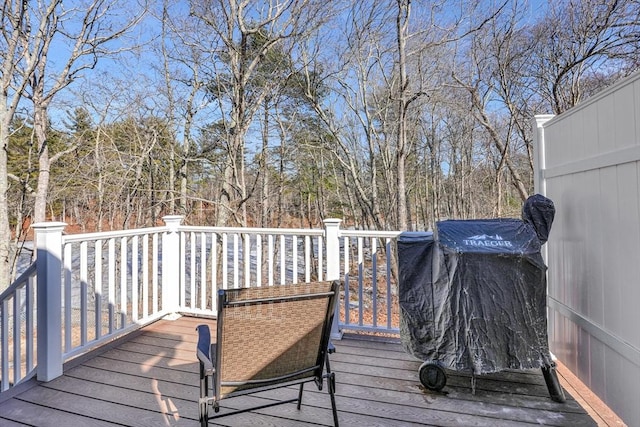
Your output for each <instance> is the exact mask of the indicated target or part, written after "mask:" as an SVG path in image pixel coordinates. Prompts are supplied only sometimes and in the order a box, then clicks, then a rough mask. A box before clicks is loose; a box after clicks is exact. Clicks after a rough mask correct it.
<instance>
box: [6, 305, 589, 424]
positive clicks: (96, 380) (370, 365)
mask: <svg viewBox="0 0 640 427" xmlns="http://www.w3.org/2000/svg"><path fill="white" fill-rule="evenodd" d="M203 322H210V323H212V324H213V323H214V322H213V321H207V320H203V319H197V318H191V317H182V318H180V319H178V320H175V321H170V320H162V321H159V322H156V323H155V324H153V325H151V326H148V327H146V328H144V329H142V330H141V331H139V332H136V333H134V334H131V335H130V336H128V337H127V339H126V341H124V340H123V341H119V342H116V343H115V344H114V345H112V346H110V348H107V349H102V350H101V351H96V352H93V353H92V354H90V355H89V356H90V357H84V358H82V360H77V361H75V362H72V363H71V364H70V366H69V367H67V369H65V375H64V376H62V377H60V378H58V379H56V380H54V381H51V382H49V383H44V384H38V383H36V382H35V381H33V380H32V383H31V384H30V385H29V384H27V385H25V387H24V388H25V389H24V390H23V391H22V392H21V393H19V394H15V395H14V396H13V397H11V398H10V399H8V400H7V399H6V398H5V400H4V401H3V402H1V403H0V426H3V427H4V426H7V427H11V426H19V425H29V426H55V427H58V426H83V427H84V426H114V425H116V426H148V427H159V426H196V425H198V422H197V416H198V411H197V399H198V364H197V362H196V359H195V346H196V341H197V337H196V333H195V326H196V325H197V324H199V323H203ZM335 344H336V353H335V354H333V355H332V356H331V367H332V369H333V371H334V372H335V373H336V379H337V397H336V400H337V406H338V410H339V419H340V423H341V425H342V426H343V427H350V426H363V427H370V426H394V427H396V426H398V427H400V426H492V427H494V426H527V425H548V426H593V425H597V424H600V421H598V422H596V421H595V420H594V418H592V417H591V416H590V415H589V414H588V413H587V411H586V410H585V409H583V407H582V406H580V404H578V402H577V401H576V400H575V399H574V397H573V396H571V395H570V394H567V402H566V403H564V404H560V403H556V402H554V401H552V400H551V399H550V398H549V395H548V392H547V388H546V386H545V383H544V380H543V378H542V374H541V372H539V371H537V370H536V371H526V372H523V371H517V372H506V373H501V374H494V375H486V376H481V377H479V378H478V379H477V383H476V392H475V395H474V394H472V390H471V381H470V377H469V376H467V375H463V374H461V373H457V372H449V375H448V382H447V386H446V387H445V389H444V390H443V393H433V392H426V391H424V390H422V388H421V386H420V382H419V379H418V375H417V369H418V367H419V366H420V361H416V360H414V359H412V358H411V357H410V356H409V355H407V354H406V353H404V352H403V350H402V348H401V347H400V345H399V344H398V343H397V342H380V341H371V340H360V339H354V338H351V337H347V338H345V339H343V340H341V341H338V342H336V343H335ZM565 389H566V388H565ZM296 392H297V391H296V390H295V389H284V390H280V391H278V392H269V393H263V394H261V395H259V396H256V397H242V398H236V399H229V400H225V401H224V402H223V403H224V404H225V405H224V406H226V407H230V405H233V406H232V407H235V408H239V407H242V406H244V405H248V404H254V403H255V402H258V401H268V400H271V399H274V398H278V397H282V396H286V397H291V396H294V395H295V393H296ZM445 392H446V393H445ZM224 406H223V407H224ZM216 421H217V422H218V423H213V422H212V423H211V425H227V426H255V425H259V426H278V427H283V426H311V425H314V426H318V425H320V426H325V425H332V418H331V409H330V402H329V395H328V394H327V393H326V391H325V390H323V391H317V389H316V388H315V387H313V386H307V387H306V388H305V395H304V397H303V406H302V409H301V410H300V411H298V410H297V409H296V407H295V405H294V404H286V405H280V406H276V407H272V408H268V409H263V410H260V411H258V413H244V414H241V415H234V416H230V417H225V418H222V419H220V420H216Z"/></svg>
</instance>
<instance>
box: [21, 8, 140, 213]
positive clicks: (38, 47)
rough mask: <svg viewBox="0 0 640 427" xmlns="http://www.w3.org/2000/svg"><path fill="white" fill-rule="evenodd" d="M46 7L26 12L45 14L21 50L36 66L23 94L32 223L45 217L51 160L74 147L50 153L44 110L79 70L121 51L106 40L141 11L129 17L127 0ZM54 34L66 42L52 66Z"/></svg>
mask: <svg viewBox="0 0 640 427" xmlns="http://www.w3.org/2000/svg"><path fill="white" fill-rule="evenodd" d="M45 6H46V9H45V10H46V13H42V12H41V11H39V10H33V11H31V15H27V22H29V19H30V17H31V16H33V18H36V19H37V17H38V16H40V15H42V16H44V17H45V18H43V19H42V20H41V21H40V23H39V25H40V31H38V33H36V34H35V35H34V36H33V39H32V41H31V43H32V44H31V48H30V49H29V50H28V51H25V54H26V55H27V56H28V57H29V58H30V61H31V62H33V63H35V64H36V65H35V68H34V70H33V74H32V75H31V77H30V79H29V88H30V93H28V94H27V96H28V97H29V98H30V99H31V101H32V102H33V117H34V132H35V136H36V143H37V147H38V154H39V157H38V160H39V173H38V185H37V190H36V195H35V206H34V212H33V220H34V221H35V222H39V221H44V220H45V216H46V206H47V196H48V191H49V179H50V170H51V163H53V162H55V161H56V160H57V159H59V158H60V157H61V156H63V155H65V154H67V153H68V152H70V151H71V150H72V149H73V147H69V149H67V150H64V151H61V152H58V153H55V154H54V153H50V152H49V144H47V127H48V123H49V118H48V114H47V112H48V108H49V105H50V104H51V101H52V100H53V99H54V97H55V96H56V95H57V94H58V93H60V92H61V91H62V90H63V89H64V88H66V87H67V86H69V85H70V84H71V83H73V82H74V81H75V80H77V79H78V78H79V77H80V76H82V74H83V73H84V72H86V71H89V70H92V69H93V68H94V67H95V66H96V64H97V62H98V60H99V59H100V58H101V57H105V56H111V55H115V54H116V53H118V52H119V51H122V50H123V48H122V47H121V46H122V45H120V46H115V45H114V47H110V46H109V44H110V43H111V42H113V41H114V40H116V39H119V38H121V37H122V36H124V35H125V34H126V33H127V32H128V31H129V30H131V28H133V27H134V26H135V25H136V24H137V23H138V22H139V21H140V19H141V17H142V14H143V11H140V12H139V13H134V14H133V16H129V12H130V11H131V10H132V8H131V2H126V1H122V0H92V1H78V2H76V3H73V2H72V3H71V6H69V3H64V4H63V2H62V0H51V1H50V2H49V3H48V4H46V5H45ZM118 14H119V15H120V19H118ZM58 38H60V41H61V43H62V41H63V40H64V41H69V42H70V43H69V45H68V46H64V45H62V44H59V45H58V46H56V47H57V51H56V55H55V59H56V64H51V63H50V62H49V59H50V57H51V55H50V51H51V49H52V46H54V43H56V42H57V40H58ZM65 51H66V53H62V52H65Z"/></svg>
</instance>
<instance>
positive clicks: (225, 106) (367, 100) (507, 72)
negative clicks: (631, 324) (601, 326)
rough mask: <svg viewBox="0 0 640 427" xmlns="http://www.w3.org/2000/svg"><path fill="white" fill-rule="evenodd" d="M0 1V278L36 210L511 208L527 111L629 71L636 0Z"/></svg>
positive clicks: (197, 219)
mask: <svg viewBox="0 0 640 427" xmlns="http://www.w3.org/2000/svg"><path fill="white" fill-rule="evenodd" d="M0 13H1V15H0V19H1V20H2V33H1V34H0V35H1V37H0V61H1V63H0V83H1V85H2V91H0V101H1V105H0V106H1V108H0V141H1V143H2V145H3V148H4V149H3V150H0V236H2V237H1V238H0V283H2V284H8V283H9V281H10V278H11V276H13V275H15V260H16V256H17V253H18V251H19V248H20V243H21V242H22V241H24V240H25V239H27V238H29V234H28V230H29V225H30V224H31V223H33V222H39V221H44V220H59V221H64V222H67V223H68V224H69V225H70V226H69V227H68V228H67V231H101V230H109V229H123V228H136V227H146V226H151V225H156V224H158V223H160V222H161V217H162V216H163V215H167V214H182V215H185V223H187V224H197V225H220V226H222V225H229V226H232V225H233V226H258V227H283V226H286V227H319V226H320V225H321V221H322V220H323V219H325V218H329V217H338V218H342V219H343V220H344V224H343V225H344V226H345V227H357V228H365V229H366V228H371V229H381V230H383V229H384V230H409V229H428V228H430V227H431V226H432V225H433V223H434V222H435V221H437V220H440V219H443V218H480V217H503V216H512V217H514V216H515V217H519V216H520V209H521V206H522V202H523V201H524V200H525V199H526V197H528V196H529V195H530V194H531V193H532V191H533V152H532V138H533V129H532V122H533V117H534V115H536V114H547V113H552V114H559V113H562V112H563V111H565V110H567V109H568V108H571V107H572V106H574V105H576V104H577V103H579V102H581V101H582V100H584V99H586V98H588V97H589V96H590V95H591V94H593V93H595V92H598V91H600V90H602V89H603V88H604V87H606V86H608V85H610V84H611V83H613V82H614V81H616V80H617V79H619V78H621V77H623V76H626V75H628V74H630V73H632V72H633V71H635V70H637V69H638V68H639V66H640V0H621V1H616V0H584V1H579V0H558V1H549V2H546V1H532V2H527V1H520V0H506V1H504V0H503V1H495V0H449V1H447V0H439V1H422V0H414V1H410V0H376V1H373V0H367V1H365V0H339V1H326V0H271V1H266V0H263V1H248V0H242V1H241V0H192V1H175V0H162V1H149V2H148V3H146V2H143V1H140V0H138V1H137V2H136V1H131V0H69V1H64V2H62V0H39V1H22V0H20V1H18V0H5V1H4V5H3V8H2V10H1V11H0ZM4 287H5V286H0V289H3V288H4Z"/></svg>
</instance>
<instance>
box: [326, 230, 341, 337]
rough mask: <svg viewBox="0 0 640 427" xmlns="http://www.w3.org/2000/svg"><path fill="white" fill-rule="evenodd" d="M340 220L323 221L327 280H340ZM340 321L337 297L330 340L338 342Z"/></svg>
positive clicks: (338, 299)
mask: <svg viewBox="0 0 640 427" xmlns="http://www.w3.org/2000/svg"><path fill="white" fill-rule="evenodd" d="M341 222H342V220H341V219H336V218H329V219H325V220H324V234H325V236H324V239H325V242H326V247H327V250H326V253H327V255H326V256H327V280H340V223H341ZM339 321H340V296H339V295H338V298H337V304H336V312H335V315H334V316H333V325H331V338H332V339H335V340H339V339H341V338H342V332H341V331H340V327H339V325H338V323H339Z"/></svg>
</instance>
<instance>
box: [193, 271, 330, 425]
mask: <svg viewBox="0 0 640 427" xmlns="http://www.w3.org/2000/svg"><path fill="white" fill-rule="evenodd" d="M338 288H339V282H338V281H333V282H315V283H309V284H300V285H281V286H272V287H254V288H242V289H225V290H220V291H218V313H217V314H218V317H217V325H216V330H217V335H216V342H214V343H212V342H211V333H210V330H209V326H208V325H206V324H202V325H199V326H198V327H197V328H196V330H197V331H198V345H197V357H198V360H199V362H200V399H199V413H200V414H199V418H200V425H201V427H206V426H207V425H208V421H209V420H212V419H215V418H219V417H225V416H229V415H233V414H238V413H243V412H248V411H254V410H257V409H263V408H267V407H271V406H276V405H281V404H284V403H290V402H297V408H298V410H299V409H300V408H301V404H302V394H303V388H304V384H305V383H307V382H311V381H313V382H314V383H315V384H316V386H317V387H318V390H322V388H323V382H324V379H325V378H326V379H327V389H328V392H329V396H330V399H331V409H332V413H333V422H334V425H335V426H336V427H337V426H338V425H339V424H338V414H337V410H336V402H335V374H334V373H333V372H331V368H330V365H329V354H330V353H333V352H334V351H335V349H334V347H333V345H332V344H331V342H330V335H331V324H332V321H333V317H334V312H335V304H336V299H337V295H338ZM276 326H277V328H275V329H274V327H276ZM254 362H255V363H254ZM292 385H299V386H300V388H299V391H298V397H297V398H293V399H287V400H278V401H275V402H269V403H266V404H264V405H259V406H254V407H250V408H246V409H241V410H234V411H229V412H224V413H222V414H218V412H219V411H220V401H221V400H223V399H227V398H232V397H237V396H242V395H246V394H251V393H258V392H262V391H266V390H272V389H276V388H281V387H289V386H292ZM210 406H212V407H213V410H214V412H215V413H216V414H215V415H209V407H210Z"/></svg>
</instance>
